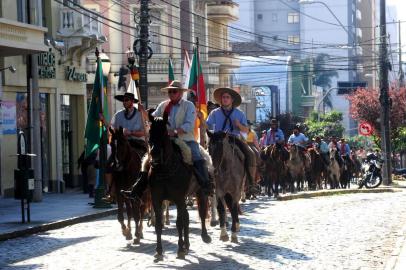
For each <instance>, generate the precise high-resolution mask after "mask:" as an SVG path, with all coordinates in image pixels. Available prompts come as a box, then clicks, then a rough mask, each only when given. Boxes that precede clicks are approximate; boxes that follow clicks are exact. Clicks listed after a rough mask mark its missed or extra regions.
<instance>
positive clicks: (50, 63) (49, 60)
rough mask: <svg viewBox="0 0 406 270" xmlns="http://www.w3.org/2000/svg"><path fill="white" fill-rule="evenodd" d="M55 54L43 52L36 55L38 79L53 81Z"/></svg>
mask: <svg viewBox="0 0 406 270" xmlns="http://www.w3.org/2000/svg"><path fill="white" fill-rule="evenodd" d="M55 75H56V72H55V54H53V53H52V52H43V53H39V54H38V76H39V78H40V79H55Z"/></svg>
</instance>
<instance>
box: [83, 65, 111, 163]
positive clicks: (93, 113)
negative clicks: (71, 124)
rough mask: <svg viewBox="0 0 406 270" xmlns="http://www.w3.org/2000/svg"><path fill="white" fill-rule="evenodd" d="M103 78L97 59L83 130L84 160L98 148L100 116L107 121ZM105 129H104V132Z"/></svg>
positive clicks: (100, 134) (100, 126) (100, 133)
mask: <svg viewBox="0 0 406 270" xmlns="http://www.w3.org/2000/svg"><path fill="white" fill-rule="evenodd" d="M106 85H107V83H105V81H104V78H103V70H102V66H101V60H100V58H99V57H98V58H97V67H96V74H95V79H94V84H93V93H92V100H91V102H90V106H89V110H88V112H87V121H86V129H85V139H86V148H85V158H86V157H88V156H89V155H90V154H91V153H93V152H94V151H96V150H97V149H98V148H99V146H100V139H101V137H102V132H103V128H102V127H103V126H102V123H101V121H100V114H103V117H104V119H105V121H106V122H108V121H109V115H108V106H107V94H106V91H107V88H106V87H105V86H106ZM105 130H106V129H105V128H104V131H105Z"/></svg>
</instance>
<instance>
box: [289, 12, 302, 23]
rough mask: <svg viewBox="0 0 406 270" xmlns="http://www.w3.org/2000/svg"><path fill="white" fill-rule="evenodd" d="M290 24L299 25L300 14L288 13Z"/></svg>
mask: <svg viewBox="0 0 406 270" xmlns="http://www.w3.org/2000/svg"><path fill="white" fill-rule="evenodd" d="M288 23H299V13H298V12H289V13H288Z"/></svg>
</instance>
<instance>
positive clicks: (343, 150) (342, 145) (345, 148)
mask: <svg viewBox="0 0 406 270" xmlns="http://www.w3.org/2000/svg"><path fill="white" fill-rule="evenodd" d="M337 147H338V150H339V151H340V155H341V157H342V159H343V160H344V161H346V162H348V161H351V160H350V156H351V149H350V146H349V145H348V143H347V142H346V141H345V139H344V138H341V140H340V142H339V143H337Z"/></svg>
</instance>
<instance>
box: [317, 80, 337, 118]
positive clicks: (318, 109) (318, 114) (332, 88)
mask: <svg viewBox="0 0 406 270" xmlns="http://www.w3.org/2000/svg"><path fill="white" fill-rule="evenodd" d="M334 89H338V88H337V87H331V88H330V89H328V90H327V92H326V93H325V94H324V95H323V97H322V98H321V100H320V101H319V103H318V104H317V122H320V105H321V104H322V103H323V101H324V99H325V98H326V97H327V95H328V94H329V93H330V92H331V91H332V90H334Z"/></svg>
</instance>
